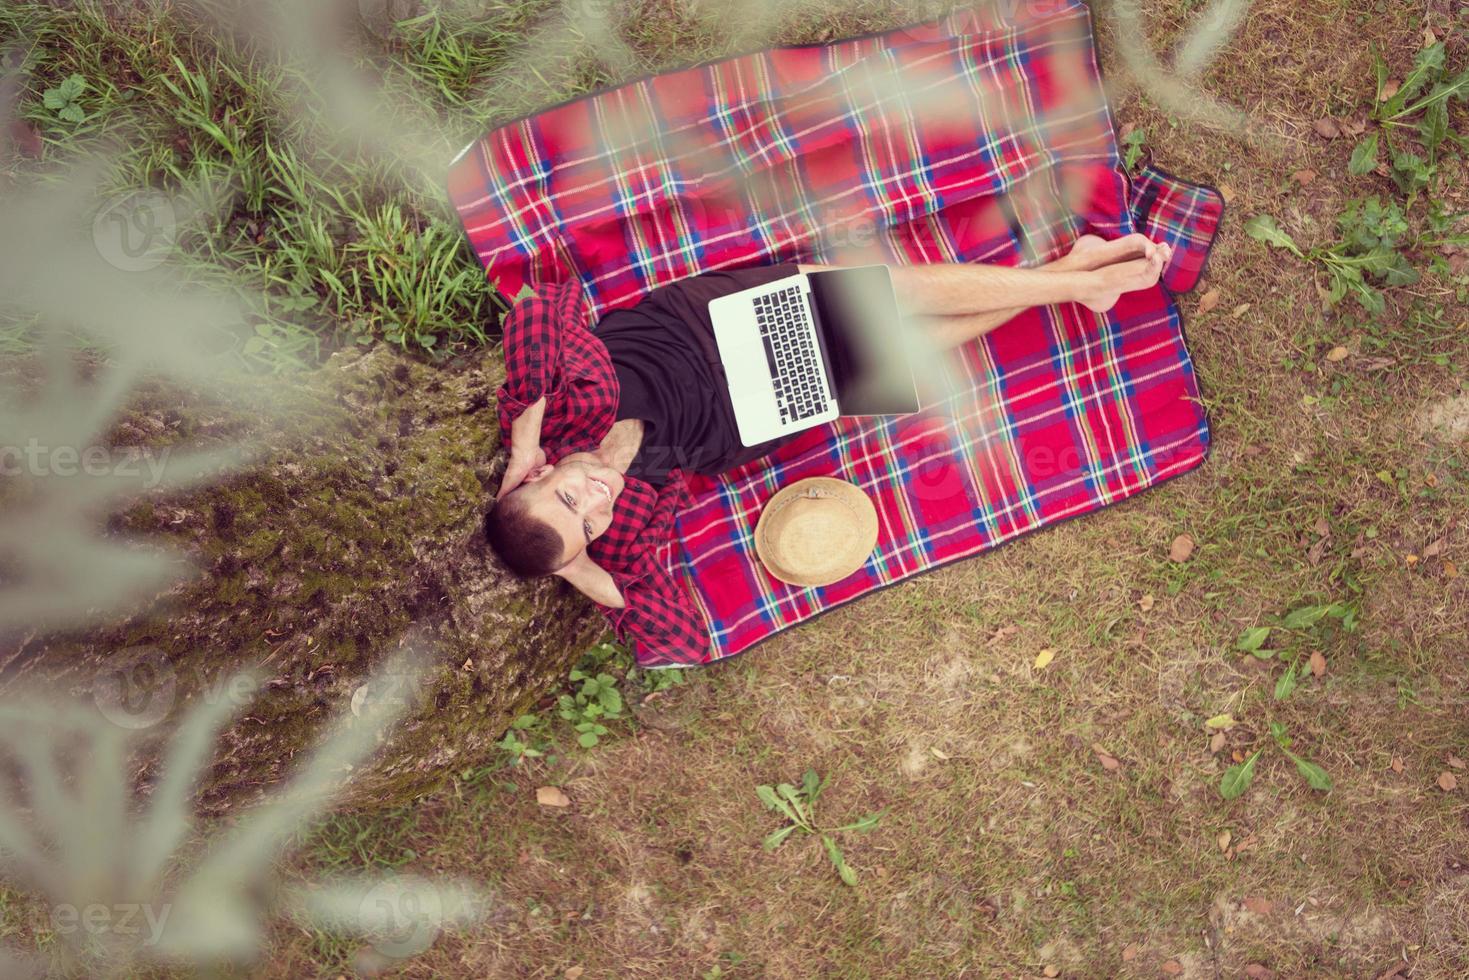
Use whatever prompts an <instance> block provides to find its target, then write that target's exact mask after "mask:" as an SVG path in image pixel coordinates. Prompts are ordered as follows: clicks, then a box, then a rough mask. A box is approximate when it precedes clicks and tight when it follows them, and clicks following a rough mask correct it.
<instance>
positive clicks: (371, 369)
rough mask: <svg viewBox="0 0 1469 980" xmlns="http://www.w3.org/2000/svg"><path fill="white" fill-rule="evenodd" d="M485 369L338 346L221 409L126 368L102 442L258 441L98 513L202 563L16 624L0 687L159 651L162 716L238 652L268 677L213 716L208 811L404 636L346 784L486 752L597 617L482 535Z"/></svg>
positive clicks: (489, 403)
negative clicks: (232, 468) (299, 371)
mask: <svg viewBox="0 0 1469 980" xmlns="http://www.w3.org/2000/svg"><path fill="white" fill-rule="evenodd" d="M499 370H500V369H499V367H498V360H497V359H494V358H483V359H474V360H467V361H461V362H460V363H458V364H455V365H452V366H448V367H434V366H429V365H426V364H422V363H419V362H416V361H412V360H409V359H407V358H406V357H404V356H402V355H399V354H396V353H394V352H393V351H391V350H389V349H387V348H378V349H375V350H373V351H372V352H370V353H366V354H359V353H357V352H346V353H342V354H338V355H336V356H334V357H333V358H332V359H331V361H330V362H329V363H328V364H327V365H326V366H324V367H323V368H321V369H320V370H319V371H317V372H314V374H313V375H311V376H310V377H309V378H308V379H303V378H300V377H297V378H288V379H277V380H272V379H264V380H261V379H252V380H250V381H248V382H243V381H242V382H241V391H240V393H238V397H237V398H232V399H230V404H231V405H233V406H235V407H231V408H224V409H221V408H218V407H217V406H210V407H209V408H202V407H198V401H197V400H196V399H195V398H194V397H192V395H193V394H194V393H189V392H181V391H180V390H179V389H177V388H175V387H170V386H168V385H164V384H161V383H150V384H149V385H147V386H146V387H144V388H141V389H140V390H139V391H138V392H137V395H136V397H135V398H134V399H133V401H132V402H131V404H130V406H129V408H128V410H127V412H125V413H124V416H123V418H121V419H119V421H118V423H117V425H116V426H115V427H114V432H113V433H112V438H111V440H110V441H111V442H112V444H113V445H128V444H138V443H145V444H148V445H151V446H154V447H159V446H162V445H168V444H170V443H178V444H185V443H187V444H193V445H201V444H202V445H209V444H211V443H214V444H219V445H228V444H230V443H234V442H238V441H247V442H249V443H251V444H253V445H261V446H266V447H269V448H268V449H267V450H266V451H265V452H264V454H263V455H261V456H259V457H257V458H256V460H255V461H254V462H252V463H250V464H248V465H247V466H246V467H245V468H243V469H241V470H239V471H237V472H235V473H233V474H232V475H230V476H229V477H228V478H227V479H224V480H222V481H220V482H217V483H215V484H212V485H209V486H206V487H203V488H200V489H198V490H195V491H192V492H189V493H183V494H178V493H175V494H172V495H168V496H164V495H158V494H154V495H151V496H150V497H149V498H147V499H144V500H141V501H139V502H137V503H136V504H135V505H133V506H132V507H130V508H129V509H128V510H127V511H126V512H124V513H122V514H119V515H115V516H114V517H113V519H112V521H111V523H110V527H111V530H112V532H113V533H119V534H122V533H139V534H143V535H148V536H152V537H153V539H154V540H156V541H161V542H166V543H168V544H170V545H173V546H175V547H177V548H180V549H181V550H183V551H184V552H186V553H187V554H188V555H190V556H191V557H192V558H193V559H194V561H195V562H196V564H197V565H199V566H200V569H201V572H200V574H198V575H196V576H194V577H192V578H191V579H189V580H188V581H187V582H185V583H184V584H182V585H180V586H178V587H176V588H174V589H172V590H171V591H170V592H169V593H167V594H166V595H165V596H162V597H160V600H159V601H158V602H157V603H155V604H153V605H152V606H151V608H149V609H147V610H146V611H143V612H141V613H139V614H137V615H134V616H132V617H130V618H126V619H122V620H119V621H117V622H114V623H110V624H108V625H106V626H104V627H102V628H97V629H91V630H89V631H88V632H86V633H84V634H76V635H65V636H50V637H42V638H36V637H31V638H26V639H24V640H19V641H13V642H11V643H10V644H8V645H7V648H6V649H5V650H4V651H3V652H4V671H5V673H4V677H5V680H4V684H5V686H7V687H12V688H13V687H14V686H15V685H17V684H21V683H27V682H31V681H37V682H40V683H43V684H44V685H45V686H46V687H47V688H48V689H50V690H58V689H61V690H67V691H70V692H71V693H73V694H75V695H77V696H81V697H92V696H93V693H94V689H95V687H96V682H97V678H98V677H100V676H109V675H112V674H115V673H116V672H117V671H118V670H119V669H120V668H126V667H128V665H130V664H132V663H134V662H135V661H138V660H139V658H143V659H148V658H152V659H153V660H154V661H155V662H156V661H166V666H165V667H164V668H163V673H164V674H166V675H167V676H168V677H169V678H171V680H172V683H173V684H174V685H175V688H174V689H175V694H174V695H173V696H172V697H171V699H170V704H171V710H170V711H169V713H168V714H167V716H166V717H165V718H164V720H163V722H162V723H160V724H157V725H156V726H154V727H155V729H156V730H157V731H158V732H160V733H161V732H166V731H168V730H169V729H171V728H172V726H173V725H174V724H175V723H177V721H178V720H179V718H181V717H182V716H183V713H184V712H185V711H186V710H187V709H188V707H189V706H190V705H191V704H192V703H193V702H195V701H196V699H198V698H202V697H209V696H215V695H217V693H218V685H219V684H220V683H221V682H222V681H223V680H224V679H225V678H227V677H229V676H230V675H231V674H233V673H234V672H236V671H240V670H250V671H253V672H255V673H256V674H257V676H261V677H263V678H264V679H266V680H267V683H266V684H265V685H264V688H263V689H262V690H261V691H260V692H259V693H258V695H257V696H256V698H255V700H254V701H253V702H252V703H251V704H250V706H249V707H248V708H247V709H246V710H245V711H243V712H241V714H240V715H239V717H238V718H237V719H236V721H235V722H234V724H233V725H232V727H231V728H230V729H229V730H228V732H227V733H226V734H225V736H224V740H223V743H222V744H221V746H220V747H219V750H218V751H217V752H216V754H215V766H214V769H213V772H212V775H211V777H210V779H209V781H208V785H207V786H206V788H205V796H204V799H205V804H206V809H211V810H217V809H221V808H225V807H229V806H231V805H233V804H236V803H240V802H244V801H246V800H248V799H250V798H253V797H254V796H255V795H256V794H258V793H260V792H261V791H263V790H265V789H267V788H269V787H270V786H272V785H275V784H277V783H279V781H280V780H281V779H282V777H285V776H288V775H289V774H290V773H291V772H292V770H293V761H294V760H296V758H297V757H298V755H299V754H300V753H302V751H303V750H306V749H309V748H310V747H311V746H312V745H313V743H314V742H315V740H316V738H317V737H318V735H319V734H320V733H321V732H322V731H323V730H324V725H325V723H326V722H327V721H328V720H329V719H330V718H332V717H333V716H334V714H335V712H337V711H339V710H341V709H342V708H343V707H344V706H345V705H346V704H347V703H348V702H349V701H350V698H351V696H352V693H353V692H354V690H356V689H357V687H359V686H360V685H361V684H362V682H363V680H364V679H365V678H366V677H367V676H368V675H369V674H370V673H371V671H372V668H373V667H374V666H376V665H377V664H379V663H381V662H382V661H383V660H384V659H385V657H386V656H387V655H388V654H389V653H390V652H392V651H394V650H396V649H397V648H398V647H399V645H400V644H402V643H403V642H405V640H406V639H407V638H409V637H412V642H414V643H416V644H421V645H423V647H424V649H427V650H429V651H431V652H432V656H433V669H432V671H431V674H430V676H429V678H428V682H427V684H426V685H425V686H424V688H423V689H422V694H423V697H422V698H421V699H420V700H419V702H418V703H416V704H415V707H414V709H413V710H412V711H411V713H410V715H409V717H408V718H407V720H406V722H405V723H404V724H403V725H402V726H401V727H400V728H399V729H398V731H397V733H396V734H395V735H394V736H393V738H392V739H391V741H390V742H389V744H387V745H385V746H384V747H383V750H382V752H381V753H380V754H379V755H378V757H377V758H376V760H375V762H374V764H373V766H372V767H371V770H370V771H366V772H362V773H360V774H359V775H358V777H357V778H356V779H355V780H354V781H353V783H352V785H351V786H350V787H349V789H348V791H347V794H346V795H347V797H349V798H365V797H369V796H370V797H371V798H373V799H375V800H378V801H390V802H392V801H401V800H404V799H406V798H409V797H411V796H412V795H413V794H414V793H415V792H417V791H418V790H420V789H423V788H426V787H427V786H428V785H429V784H431V783H432V782H433V781H434V780H435V779H436V778H437V777H438V776H439V774H440V773H441V772H442V771H443V770H444V768H445V767H446V766H460V765H464V764H467V763H470V762H472V761H474V760H476V759H479V758H483V757H484V756H486V755H487V754H488V753H489V752H490V751H491V747H492V745H493V743H494V742H495V741H496V740H497V739H498V738H499V737H500V735H501V734H502V733H503V732H504V730H505V728H506V727H507V725H508V723H509V721H510V720H511V719H512V718H514V716H515V715H516V714H518V713H520V712H521V711H523V710H525V709H526V708H527V707H528V706H529V705H530V704H532V703H533V702H534V701H535V700H536V699H537V698H538V697H539V696H540V695H541V694H542V693H543V692H544V691H545V689H546V688H547V687H548V686H549V685H550V684H552V683H553V682H556V681H558V680H560V679H561V678H563V677H564V676H565V672H566V670H567V669H568V668H569V666H570V665H571V664H572V663H573V662H574V661H575V659H576V657H577V655H578V653H579V652H580V651H581V650H584V649H585V648H586V646H587V645H588V644H590V643H591V642H592V641H593V640H594V639H595V638H596V637H597V635H599V634H600V633H601V631H602V630H601V620H600V617H598V616H597V615H596V612H595V610H594V609H593V608H592V607H591V605H590V604H589V603H587V602H585V601H584V600H583V599H581V598H580V597H579V596H578V595H576V594H575V593H574V592H572V591H570V590H569V589H568V588H567V587H565V586H564V585H561V584H559V583H555V584H553V583H552V582H542V583H537V584H534V585H527V584H525V583H521V582H518V581H515V580H514V579H513V578H511V577H509V576H508V575H507V574H506V573H504V572H503V571H502V570H501V569H500V568H499V567H498V565H496V564H495V563H493V562H492V561H491V560H490V559H489V558H488V557H487V555H486V554H485V551H484V549H483V546H482V543H481V538H482V536H481V534H480V522H481V515H482V514H483V510H484V506H485V502H486V501H487V499H488V496H489V494H490V493H491V488H493V487H495V486H498V482H499V475H500V472H501V469H502V460H501V458H500V454H499V438H498V425H497V423H496V418H495V401H494V388H495V385H496V384H498V381H499V377H498V372H499ZM251 405H254V406H258V408H259V411H258V412H252V411H251V409H250V406H251ZM180 406H190V407H180ZM144 654H146V656H144ZM133 680H134V682H135V683H144V684H147V683H153V684H156V683H157V681H156V679H155V680H153V681H149V680H147V679H143V680H142V681H139V679H138V678H136V677H134V678H133ZM135 693H136V692H135ZM142 693H144V694H146V693H148V692H142Z"/></svg>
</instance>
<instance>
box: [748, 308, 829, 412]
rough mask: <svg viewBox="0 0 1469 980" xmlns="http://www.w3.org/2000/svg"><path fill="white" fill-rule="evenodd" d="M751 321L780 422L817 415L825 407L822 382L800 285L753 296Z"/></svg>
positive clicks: (813, 333)
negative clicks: (762, 350)
mask: <svg viewBox="0 0 1469 980" xmlns="http://www.w3.org/2000/svg"><path fill="white" fill-rule="evenodd" d="M755 320H756V322H757V323H758V324H759V325H760V340H761V341H762V342H763V343H764V345H765V359H766V360H767V361H768V362H769V363H770V376H771V378H772V379H773V380H774V381H775V400H776V404H777V405H779V407H780V420H781V422H783V423H790V422H799V421H800V420H801V419H807V418H810V417H811V416H813V415H819V414H820V413H821V412H822V411H823V410H824V409H825V408H826V402H827V398H826V382H825V380H824V372H823V371H822V368H821V363H820V358H819V356H818V352H817V349H816V332H815V331H814V330H813V329H812V328H811V326H810V323H811V320H810V312H809V311H808V310H807V309H806V301H805V299H804V298H803V296H802V291H801V287H800V285H793V286H789V287H787V288H785V289H782V290H779V291H778V292H774V293H768V294H766V295H764V296H757V297H755Z"/></svg>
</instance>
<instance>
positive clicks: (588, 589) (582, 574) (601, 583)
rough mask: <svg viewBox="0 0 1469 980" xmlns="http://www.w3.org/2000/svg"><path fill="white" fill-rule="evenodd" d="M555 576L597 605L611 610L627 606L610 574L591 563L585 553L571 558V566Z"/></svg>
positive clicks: (565, 567) (560, 570)
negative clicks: (568, 583) (574, 587)
mask: <svg viewBox="0 0 1469 980" xmlns="http://www.w3.org/2000/svg"><path fill="white" fill-rule="evenodd" d="M556 574H557V575H559V576H560V577H561V578H563V579H565V580H566V581H568V582H570V583H571V584H572V585H574V586H576V588H577V591H579V592H580V593H581V594H582V595H584V596H586V597H587V598H588V599H591V600H592V601H593V602H595V603H597V604H599V605H603V606H608V607H610V608H612V609H622V608H624V607H625V606H626V605H627V602H626V601H625V600H624V599H623V597H622V592H621V591H620V590H619V589H618V588H617V583H616V582H615V581H613V579H612V574H611V573H610V572H608V571H607V569H605V568H603V567H602V566H601V565H598V564H597V563H596V562H594V561H592V559H591V557H590V556H589V555H588V554H587V553H586V552H585V551H583V552H582V553H581V554H579V555H577V556H576V557H575V558H573V559H572V560H571V564H569V565H566V566H564V567H563V568H560V569H558V570H557V572H556Z"/></svg>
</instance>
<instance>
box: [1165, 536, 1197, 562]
mask: <svg viewBox="0 0 1469 980" xmlns="http://www.w3.org/2000/svg"><path fill="white" fill-rule="evenodd" d="M1193 553H1194V539H1193V538H1192V537H1190V536H1189V535H1187V534H1180V535H1179V536H1178V537H1176V538H1174V539H1173V543H1172V544H1171V545H1169V546H1168V557H1169V558H1171V559H1173V560H1174V561H1176V562H1185V561H1188V560H1189V558H1190V556H1192V555H1193Z"/></svg>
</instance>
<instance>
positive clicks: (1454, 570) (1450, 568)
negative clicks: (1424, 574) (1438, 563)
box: [1443, 558, 1459, 578]
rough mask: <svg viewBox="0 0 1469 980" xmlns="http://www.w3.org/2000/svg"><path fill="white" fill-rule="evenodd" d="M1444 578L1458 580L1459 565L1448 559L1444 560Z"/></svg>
mask: <svg viewBox="0 0 1469 980" xmlns="http://www.w3.org/2000/svg"><path fill="white" fill-rule="evenodd" d="M1443 577H1444V578H1458V577H1459V566H1458V565H1455V564H1454V563H1453V562H1451V561H1449V560H1448V559H1447V558H1445V559H1444V563H1443Z"/></svg>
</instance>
